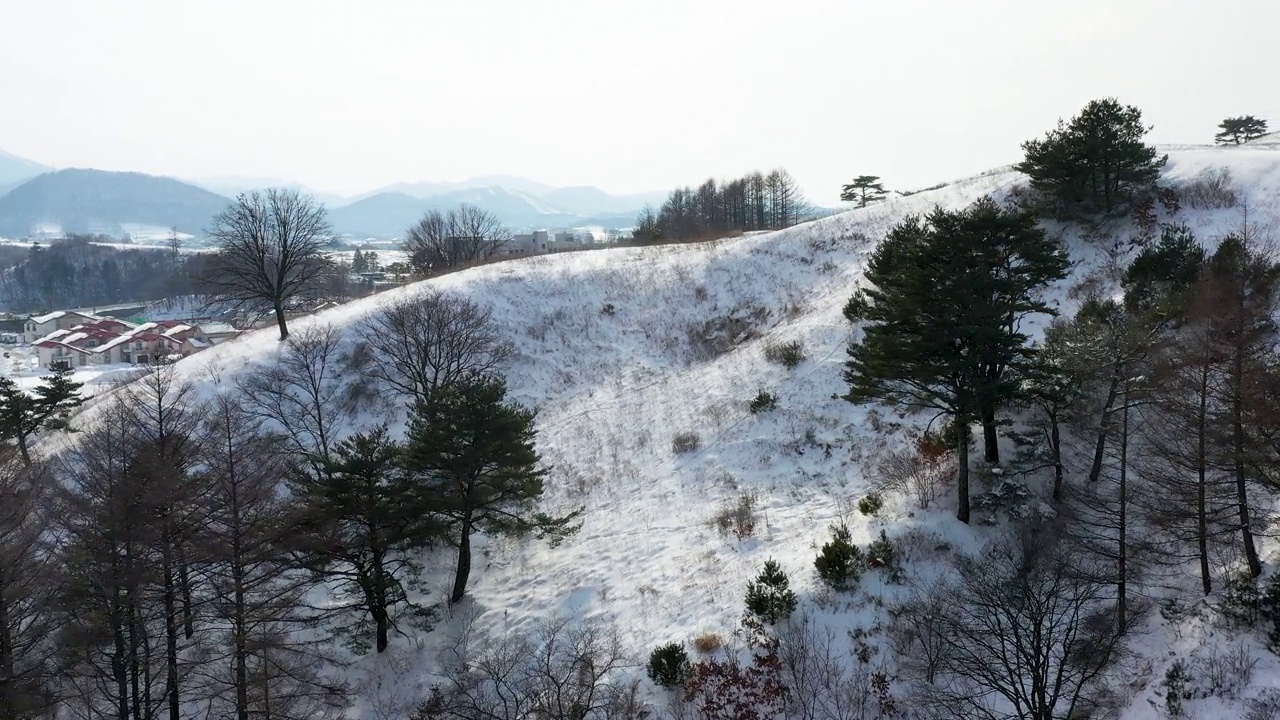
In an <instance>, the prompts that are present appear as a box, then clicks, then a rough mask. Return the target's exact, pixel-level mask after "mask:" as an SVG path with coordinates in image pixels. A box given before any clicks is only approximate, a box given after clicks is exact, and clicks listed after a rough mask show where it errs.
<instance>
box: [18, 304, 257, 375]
mask: <svg viewBox="0 0 1280 720" xmlns="http://www.w3.org/2000/svg"><path fill="white" fill-rule="evenodd" d="M77 315H79V314H78V313H77ZM81 317H82V318H87V319H88V322H82V323H80V324H78V325H76V326H74V327H70V328H65V329H63V328H59V329H55V330H53V331H52V332H50V333H48V334H47V335H45V336H43V337H40V338H38V339H37V340H36V341H35V342H33V343H32V345H33V346H34V348H35V350H36V355H37V357H38V358H39V362H40V366H41V367H53V366H55V365H65V366H67V367H71V368H79V367H87V366H90V365H109V364H116V363H130V364H143V363H149V362H154V361H156V360H159V359H163V358H168V357H173V356H181V357H186V356H188V355H192V354H195V353H197V352H199V351H201V350H203V349H205V348H208V347H211V346H212V345H215V344H217V343H219V342H223V341H225V340H227V339H230V338H232V337H235V336H236V335H238V334H239V331H238V330H236V329H235V328H233V327H231V326H230V325H227V324H226V323H210V324H209V328H210V329H209V331H208V332H205V331H203V330H202V329H201V328H200V327H199V326H197V325H191V324H187V323H183V322H179V321H177V320H162V321H160V322H149V323H144V324H142V325H134V324H132V323H127V322H124V321H123V320H116V319H114V318H94V317H91V316H81Z"/></svg>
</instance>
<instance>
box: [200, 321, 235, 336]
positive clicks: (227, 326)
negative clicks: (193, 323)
mask: <svg viewBox="0 0 1280 720" xmlns="http://www.w3.org/2000/svg"><path fill="white" fill-rule="evenodd" d="M200 332H202V333H204V334H205V335H236V334H239V332H240V331H239V330H237V329H235V328H234V327H232V326H231V323H224V322H211V323H200Z"/></svg>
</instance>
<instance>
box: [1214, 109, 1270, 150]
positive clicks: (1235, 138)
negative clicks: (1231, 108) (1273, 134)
mask: <svg viewBox="0 0 1280 720" xmlns="http://www.w3.org/2000/svg"><path fill="white" fill-rule="evenodd" d="M1218 128H1219V130H1220V131H1221V132H1219V133H1218V134H1217V135H1214V136H1213V141H1214V142H1215V143H1217V144H1219V145H1241V144H1243V143H1247V142H1249V141H1250V140H1253V139H1254V138H1259V137H1262V136H1263V135H1266V134H1267V121H1266V120H1259V119H1258V118H1256V117H1254V116H1252V115H1242V116H1240V117H1229V118H1226V119H1225V120H1223V121H1222V122H1221V123H1219V124H1218Z"/></svg>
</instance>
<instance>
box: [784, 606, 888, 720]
mask: <svg viewBox="0 0 1280 720" xmlns="http://www.w3.org/2000/svg"><path fill="white" fill-rule="evenodd" d="M776 633H777V638H776V639H777V648H776V650H777V657H778V663H779V666H778V667H779V677H780V678H781V681H782V684H783V685H784V686H785V687H786V688H787V691H788V692H787V693H786V699H787V717H788V718H795V719H796V720H864V719H866V718H871V717H875V714H874V713H875V710H874V708H875V704H876V703H875V698H874V697H873V695H872V692H871V676H872V671H871V667H870V666H869V665H868V664H867V663H863V662H859V661H858V660H857V659H856V658H855V657H854V654H853V652H852V649H851V648H850V647H849V644H848V638H847V636H846V637H845V638H844V640H845V642H844V643H840V642H838V641H837V638H838V637H839V636H838V635H837V634H836V633H835V631H834V630H832V629H831V628H829V627H819V626H818V625H817V624H816V623H815V622H813V620H812V619H810V618H807V617H803V616H795V617H792V618H791V619H789V620H788V621H786V622H784V623H782V624H780V625H779V626H778V627H777V629H776Z"/></svg>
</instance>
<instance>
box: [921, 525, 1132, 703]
mask: <svg viewBox="0 0 1280 720" xmlns="http://www.w3.org/2000/svg"><path fill="white" fill-rule="evenodd" d="M956 570H957V580H956V581H955V583H954V585H951V586H949V587H947V586H944V588H945V589H944V590H943V591H944V592H948V593H950V602H949V606H948V608H947V609H946V611H945V612H944V614H943V615H942V616H941V618H940V620H941V623H942V628H943V631H944V632H943V638H944V642H945V643H946V646H945V652H944V653H943V654H942V657H941V664H940V668H939V670H938V673H937V675H936V679H935V682H934V683H933V684H932V685H928V686H925V697H926V698H927V700H928V701H929V702H930V704H931V705H932V706H933V708H934V709H935V710H937V711H939V712H940V713H942V714H943V715H945V716H950V717H955V718H973V717H979V718H987V719H988V720H997V719H998V718H1009V717H1018V718H1029V719H1031V720H1065V719H1066V718H1070V717H1074V713H1075V711H1076V710H1077V709H1078V708H1080V707H1081V706H1082V703H1083V702H1087V701H1088V698H1087V693H1088V691H1089V689H1090V687H1091V686H1092V684H1093V683H1094V681H1095V680H1096V679H1097V678H1098V677H1099V675H1100V673H1101V672H1102V671H1103V669H1105V668H1106V667H1107V665H1108V664H1109V663H1110V662H1111V659H1112V657H1113V656H1114V655H1115V654H1116V652H1117V650H1118V647H1119V642H1120V638H1121V636H1122V633H1120V632H1119V631H1118V630H1117V629H1116V625H1115V623H1114V622H1113V619H1114V612H1115V609H1114V603H1113V601H1112V600H1111V599H1110V598H1109V594H1108V592H1107V587H1106V585H1104V584H1102V583H1098V582H1096V581H1095V580H1093V579H1091V578H1090V577H1089V574H1088V573H1086V574H1084V575H1082V574H1081V573H1079V572H1078V568H1077V567H1076V565H1075V563H1074V561H1073V558H1071V557H1069V555H1068V553H1067V552H1066V550H1065V549H1064V548H1063V547H1062V546H1060V545H1058V544H1057V543H1056V540H1055V538H1054V533H1053V532H1052V530H1051V529H1050V528H1044V527H1040V528H1029V529H1026V530H1024V531H1023V532H1022V533H1021V534H1020V537H1019V538H1018V539H1017V540H1000V541H995V542H993V543H991V544H990V545H988V546H987V547H986V548H984V549H983V550H982V552H980V553H979V554H977V555H975V556H972V557H963V558H960V559H959V560H958V561H957V567H956Z"/></svg>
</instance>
